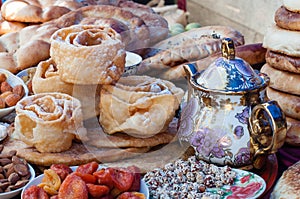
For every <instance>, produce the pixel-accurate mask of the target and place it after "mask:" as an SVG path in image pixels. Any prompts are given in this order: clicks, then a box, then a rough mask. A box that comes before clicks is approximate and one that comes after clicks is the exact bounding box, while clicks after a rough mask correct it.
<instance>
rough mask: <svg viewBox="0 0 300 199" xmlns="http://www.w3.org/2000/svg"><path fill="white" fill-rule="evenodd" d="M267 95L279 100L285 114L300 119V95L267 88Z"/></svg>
mask: <svg viewBox="0 0 300 199" xmlns="http://www.w3.org/2000/svg"><path fill="white" fill-rule="evenodd" d="M267 96H268V98H269V99H270V100H275V101H277V102H278V104H279V106H280V108H281V109H282V111H283V112H284V114H285V115H286V116H288V117H291V118H294V119H298V120H300V114H299V112H300V97H299V96H297V95H292V94H288V93H284V92H280V91H277V90H275V89H272V88H270V87H268V88H267Z"/></svg>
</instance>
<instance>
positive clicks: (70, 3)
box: [1, 0, 82, 23]
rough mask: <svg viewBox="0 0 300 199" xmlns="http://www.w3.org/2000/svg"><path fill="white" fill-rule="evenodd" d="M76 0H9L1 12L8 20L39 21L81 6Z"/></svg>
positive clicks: (56, 16)
mask: <svg viewBox="0 0 300 199" xmlns="http://www.w3.org/2000/svg"><path fill="white" fill-rule="evenodd" d="M81 6H82V4H80V3H79V2H77V1H75V0H41V1H39V0H9V1H6V2H4V3H3V5H2V6H1V13H2V16H3V18H4V19H6V20H8V21H17V22H26V23H39V22H46V21H50V20H52V19H56V18H59V17H60V16H62V15H64V14H66V13H68V12H70V11H71V10H75V9H77V8H80V7H81Z"/></svg>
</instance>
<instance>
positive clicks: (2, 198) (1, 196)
mask: <svg viewBox="0 0 300 199" xmlns="http://www.w3.org/2000/svg"><path fill="white" fill-rule="evenodd" d="M28 167H29V171H30V173H31V177H30V178H29V182H28V183H27V184H26V185H25V186H23V187H21V188H19V189H16V190H13V191H10V192H5V193H0V199H9V198H13V197H15V196H16V195H18V194H19V193H20V192H21V191H22V190H23V189H24V188H25V187H26V186H27V185H28V184H30V183H31V181H32V180H33V179H34V178H35V171H34V169H33V168H32V166H30V164H28Z"/></svg>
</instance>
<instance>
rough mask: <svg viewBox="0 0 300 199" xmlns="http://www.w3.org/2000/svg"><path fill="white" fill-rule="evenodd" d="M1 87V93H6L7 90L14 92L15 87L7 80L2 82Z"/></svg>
mask: <svg viewBox="0 0 300 199" xmlns="http://www.w3.org/2000/svg"><path fill="white" fill-rule="evenodd" d="M0 89H1V93H4V92H6V91H11V92H12V90H13V88H12V87H11V85H9V83H8V82H7V81H5V82H2V83H1V87H0Z"/></svg>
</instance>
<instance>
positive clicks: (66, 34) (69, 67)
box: [50, 25, 126, 85]
mask: <svg viewBox="0 0 300 199" xmlns="http://www.w3.org/2000/svg"><path fill="white" fill-rule="evenodd" d="M50 56H51V58H52V59H53V60H54V62H55V63H56V64H57V67H58V70H59V76H60V78H61V80H63V81H64V82H67V83H72V84H82V85H87V84H111V83H114V82H116V81H117V80H118V79H119V78H120V77H121V75H122V74H123V72H124V66H125V56H126V51H125V45H124V44H123V43H122V41H121V36H120V35H119V34H118V33H117V32H116V31H115V30H113V29H112V28H110V27H105V26H96V25H74V26H70V27H67V28H62V29H60V30H58V31H56V32H55V33H54V34H53V35H52V37H51V47H50Z"/></svg>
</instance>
